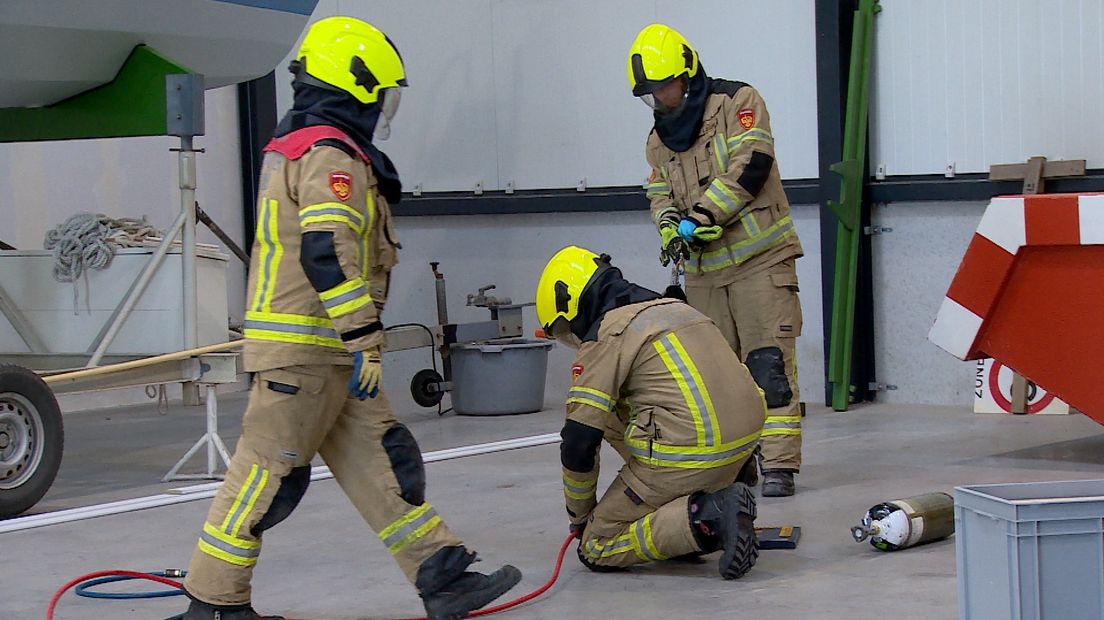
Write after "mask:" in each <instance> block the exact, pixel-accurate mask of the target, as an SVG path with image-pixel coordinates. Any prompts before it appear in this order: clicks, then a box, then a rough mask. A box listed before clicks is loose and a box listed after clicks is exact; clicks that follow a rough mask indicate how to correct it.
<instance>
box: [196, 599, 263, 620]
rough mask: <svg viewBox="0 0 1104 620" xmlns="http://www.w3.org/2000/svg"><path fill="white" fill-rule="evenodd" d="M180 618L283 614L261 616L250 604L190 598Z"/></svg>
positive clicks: (234, 619) (225, 619) (231, 619)
mask: <svg viewBox="0 0 1104 620" xmlns="http://www.w3.org/2000/svg"><path fill="white" fill-rule="evenodd" d="M181 618H182V620H284V617H283V616H262V615H261V614H259V613H257V612H255V611H253V607H252V606H250V605H211V604H209V603H204V602H203V601H197V600H195V599H192V604H191V605H188V611H186V612H184V615H183V616H181Z"/></svg>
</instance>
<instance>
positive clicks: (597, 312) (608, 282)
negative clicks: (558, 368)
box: [571, 263, 660, 342]
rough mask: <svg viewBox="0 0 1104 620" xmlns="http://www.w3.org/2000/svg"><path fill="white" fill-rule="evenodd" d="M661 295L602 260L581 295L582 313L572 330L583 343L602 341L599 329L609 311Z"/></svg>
mask: <svg viewBox="0 0 1104 620" xmlns="http://www.w3.org/2000/svg"><path fill="white" fill-rule="evenodd" d="M659 298H660V295H659V293H656V292H655V291H650V290H648V289H646V288H644V287H642V286H637V285H635V284H633V283H632V282H629V281H628V280H626V279H625V278H623V277H622V276H621V270H620V269H618V268H616V267H613V266H610V265H609V264H608V263H599V267H598V271H597V272H595V274H594V277H593V278H592V279H591V281H590V283H589V284H587V287H586V288H585V289H584V290H583V294H582V297H580V298H579V314H577V315H575V318H574V319H572V321H571V333H573V334H575V335H576V336H578V338H579V340H581V341H583V342H587V341H594V340H598V329H599V328H600V327H601V326H602V319H603V318H605V316H606V313H607V312H609V311H610V310H613V309H614V308H620V307H621V306H627V305H629V304H638V303H640V302H642V301H651V300H653V299H659Z"/></svg>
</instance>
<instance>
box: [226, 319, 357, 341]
mask: <svg viewBox="0 0 1104 620" xmlns="http://www.w3.org/2000/svg"><path fill="white" fill-rule="evenodd" d="M244 327H245V329H264V330H267V331H273V332H286V333H289V334H305V335H308V336H320V337H323V338H335V339H340V336H338V335H337V332H336V331H334V330H332V329H330V328H329V327H320V326H317V325H295V324H292V323H277V322H275V321H258V320H255V319H251V320H247V321H245V324H244Z"/></svg>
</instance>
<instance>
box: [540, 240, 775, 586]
mask: <svg viewBox="0 0 1104 620" xmlns="http://www.w3.org/2000/svg"><path fill="white" fill-rule="evenodd" d="M536 299H537V318H538V320H539V321H540V323H541V325H542V327H543V328H544V330H545V332H546V334H548V335H549V336H551V337H554V338H556V339H557V340H559V341H561V342H562V343H564V344H566V345H568V346H572V347H575V348H577V349H578V354H577V356H576V359H575V363H574V365H573V366H572V369H571V373H572V377H573V379H574V383H573V385H572V387H571V389H570V390H569V392H568V398H567V421H566V422H565V424H564V426H563V430H562V431H561V435H562V437H563V443H562V444H561V448H560V457H561V462H562V465H563V484H564V495H565V497H566V500H567V513H568V517H569V518H570V521H571V529H572V531H574V532H576V533H577V535H578V537H579V538H580V544H579V550H578V551H579V559H580V560H581V561H582V562H583V564H585V565H586V566H587V567H589V568H591V569H592V570H599V571H600V570H609V569H614V568H617V567H626V566H630V565H632V564H638V563H641V562H649V561H655V560H664V559H667V558H673V557H678V556H684V555H688V554H700V553H709V552H712V551H717V550H722V551H723V553H722V554H721V556H720V560H719V566H718V568H719V570H720V573H721V576H723V577H724V578H725V579H736V578H739V577H741V576H743V575H744V574H745V573H747V571H748V570H750V569H751V567H752V566H753V565H754V564H755V561H756V558H757V556H758V550H757V548H756V539H755V528H754V523H753V522H754V519H755V496H754V495H753V494H752V492H751V490H750V488H749V487H748V483H750V484H754V476H755V468H754V461H752V460H751V459H750V458H749V457H751V455H752V453H753V452H754V451H755V448H756V446H757V445H758V441H759V435H760V433H761V431H762V428H763V420H764V418H765V416H766V405H765V403H764V401H763V395H762V393H761V392H760V390H759V388H758V387H757V386H756V384H755V381H754V380H753V379H752V377H751V375H750V373H749V372H748V370H747V368H745V367H744V365H743V364H741V363H740V360H739V358H737V357H736V354H735V353H734V352H733V351H732V349H731V348H730V347H729V346H728V344H727V343H726V341H725V339H724V336H722V335H721V333H720V331H719V330H718V329H717V327H716V326H715V325H714V324H713V322H712V321H710V320H709V318H707V317H706V316H705V315H703V314H702V313H700V312H698V311H697V310H695V309H694V308H692V307H690V306H689V305H687V304H685V303H683V302H681V301H679V300H677V299H670V298H663V297H660V296H659V295H658V294H657V293H654V292H652V291H650V290H647V289H645V288H641V287H639V286H637V285H635V284H633V283H631V282H628V281H626V280H625V279H624V278H622V276H621V272H620V270H618V269H616V268H614V267H612V266H611V265H610V262H609V257H608V256H605V255H603V256H599V255H597V254H595V253H593V252H591V251H589V250H585V249H583V248H579V247H575V246H570V247H567V248H564V249H562V250H560V251H559V252H558V253H557V254H556V255H555V256H553V257H552V259H551V260H550V261H549V262H548V265H547V266H546V267H545V269H544V273H543V274H542V275H541V278H540V283H539V284H538V287H537V295H536ZM603 438H605V439H606V441H608V442H609V443H610V444H611V446H612V447H613V448H614V449H615V450H617V452H618V453H619V454H620V455H621V456H622V458H623V459H624V460H625V465H624V467H622V468H621V471H620V473H619V474H618V475H617V478H616V479H615V480H614V482H613V483H612V484H611V485H610V487H609V488H608V489H607V490H606V492H605V494H604V495H603V496H602V499H601V501H599V500H597V489H596V485H597V482H598V471H599V456H598V455H599V450H600V448H601V445H602V439H603Z"/></svg>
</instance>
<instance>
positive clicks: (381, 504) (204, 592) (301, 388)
mask: <svg viewBox="0 0 1104 620" xmlns="http://www.w3.org/2000/svg"><path fill="white" fill-rule="evenodd" d="M350 373H351V369H350V368H349V367H347V366H328V365H327V366H293V367H288V368H281V369H275V370H268V371H261V372H259V373H257V374H256V375H255V377H254V382H253V386H252V389H251V392H250V395H249V406H248V408H247V410H246V412H245V417H244V419H243V421H242V434H241V438H240V439H239V441H238V444H237V448H236V450H235V451H234V456H233V458H232V459H231V462H230V467H229V470H228V471H227V473H226V479H225V481H224V482H223V484H222V486H221V487H220V488H219V490H218V493H217V494H216V495H215V499H214V501H213V503H212V504H211V508H210V511H209V512H208V514H207V519H206V521H205V522H204V524H203V531H202V532H201V534H200V539H199V543H198V545H197V547H196V549H195V552H194V553H193V555H192V561H191V564H190V566H189V568H188V576H187V578H186V580H185V582H184V587H185V589H186V590H187V591H188V593H189V594H190V595H191V596H193V597H195V598H197V599H199V600H202V601H205V602H207V603H211V604H215V605H237V604H243V603H249V602H250V593H251V588H250V581H251V579H252V576H253V567H254V565H255V564H256V563H257V558H258V557H259V555H260V551H261V538H262V533H263V532H264V530H266V529H268V528H270V527H272V526H273V525H275V524H276V523H279V522H280V521H282V520H283V519H284V518H286V517H287V516H288V515H289V514H291V512H292V510H294V508H295V506H296V505H297V504H298V502H299V500H300V499H301V498H302V496H303V493H304V492H305V491H306V488H307V484H308V483H309V481H310V462H311V459H312V458H313V457H314V455H315V454H316V453H317V454H319V455H321V457H322V459H323V460H324V461H325V462H326V464H327V465H328V466H329V467H330V470H331V471H332V472H333V475H334V478H335V479H336V480H337V482H338V484H340V485H341V488H342V490H343V491H344V492H345V494H346V495H347V496H348V497H349V499H350V500H351V501H352V503H353V505H354V506H355V507H356V509H357V510H358V511H359V512H360V514H361V516H362V517H363V518H364V520H365V521H366V522H367V523H368V525H369V527H371V528H372V530H373V531H375V532H376V534H377V535H378V536H379V538H380V539H381V540H382V542H383V544H384V546H385V547H386V548H387V549H388V551H389V552H390V553H391V555H392V556H393V557H394V558H395V560H396V561H397V563H398V565H399V567H400V568H401V569H402V571H403V572H404V573H405V574H406V576H407V578H408V579H409V580H410V581H411V583H414V584H415V585H416V586H417V587H419V589H420V590H423V591H424V590H425V589H426V587H429V586H427V584H428V583H430V582H433V583H434V585H433V586H432V588H436V587H438V586H439V585H441V584H440V583H437V582H441V581H442V580H444V581H446V582H447V580H448V579H450V578H451V577H452V576H455V575H456V574H459V572H461V571H462V570H463V568H464V567H465V566H466V565H467V564H468V563H470V562H471V560H472V559H474V555H470V554H469V553H468V552H467V551H466V550H464V549H463V545H462V543H461V541H460V540H459V539H458V538H457V537H456V536H454V535H453V534H452V532H451V531H450V530H449V528H448V527H447V526H446V525H445V524H444V522H442V521H441V518H440V516H438V515H437V513H436V511H435V510H434V509H433V507H432V506H430V505H429V504H428V503H426V501H425V470H424V466H423V464H422V457H421V453H420V451H419V450H418V446H417V443H416V442H415V441H414V438H413V436H412V435H410V431H409V430H407V429H406V427H404V426H403V425H401V424H398V423H397V422H396V420H395V417H394V415H393V414H392V411H391V407H390V405H389V403H388V400H387V396H386V395H385V394H384V393H383V391H382V390H381V391H380V392H379V394H378V395H377V396H376V397H375V398H373V399H367V400H363V401H360V400H356V399H354V398H352V397H350V396H349V394H348V391H347V383H348V381H349V377H350ZM326 535H327V534H326V533H325V532H319V531H314V532H307V533H304V536H305V537H306V538H308V539H309V537H312V536H326ZM431 558H432V561H430V562H427V560H430V559H431ZM442 559H443V560H444V563H445V564H447V566H429V567H428V568H429V570H427V567H426V566H423V564H440V563H441V561H442ZM443 573H449V574H443ZM432 588H430V591H432Z"/></svg>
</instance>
